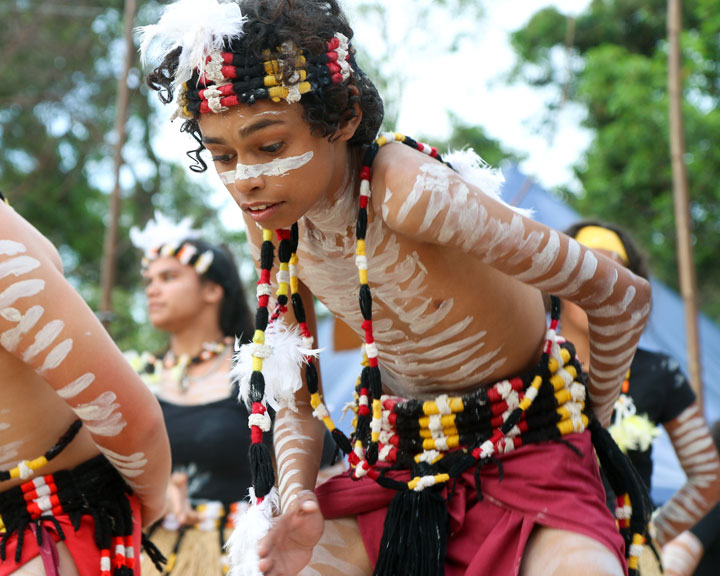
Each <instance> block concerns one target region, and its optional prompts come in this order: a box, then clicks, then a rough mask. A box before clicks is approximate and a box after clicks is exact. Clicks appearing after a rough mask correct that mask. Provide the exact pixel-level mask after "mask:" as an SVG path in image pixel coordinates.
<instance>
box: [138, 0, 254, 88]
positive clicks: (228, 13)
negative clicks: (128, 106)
mask: <svg viewBox="0 0 720 576" xmlns="http://www.w3.org/2000/svg"><path fill="white" fill-rule="evenodd" d="M246 19H247V18H246V17H245V16H243V14H242V13H241V11H240V6H238V5H237V4H235V3H234V2H227V3H226V2H218V0H178V1H177V2H175V3H174V4H170V5H169V6H168V7H167V8H165V11H164V12H163V15H162V17H161V18H160V20H159V22H158V23H157V24H154V25H150V26H143V27H141V28H138V29H137V31H138V33H139V37H140V53H141V55H142V60H143V63H145V61H146V60H147V59H148V56H149V52H150V48H151V45H152V47H153V48H154V49H157V50H159V51H162V53H163V55H164V54H165V53H167V52H169V51H170V50H173V49H175V48H177V47H178V46H180V47H181V48H182V53H181V54H180V60H179V63H178V68H177V71H176V72H175V85H176V86H179V85H181V84H182V83H183V82H186V81H187V80H189V79H190V77H191V76H192V74H193V71H194V70H195V69H197V70H198V71H199V73H200V75H201V76H202V75H203V74H204V71H205V61H206V59H207V57H208V56H209V55H210V54H211V53H212V52H214V51H218V50H220V49H221V48H222V46H223V43H224V42H225V40H230V39H234V38H239V37H240V36H242V33H243V25H244V24H245V21H246Z"/></svg>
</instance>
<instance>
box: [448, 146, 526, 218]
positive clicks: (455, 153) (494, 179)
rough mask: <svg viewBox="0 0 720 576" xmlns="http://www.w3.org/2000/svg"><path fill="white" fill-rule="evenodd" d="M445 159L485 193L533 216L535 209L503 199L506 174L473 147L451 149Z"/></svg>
mask: <svg viewBox="0 0 720 576" xmlns="http://www.w3.org/2000/svg"><path fill="white" fill-rule="evenodd" d="M443 160H445V161H446V162H449V163H450V164H451V165H452V167H453V168H454V169H455V171H456V172H457V173H458V174H460V176H462V178H463V180H465V181H466V182H467V183H468V184H472V185H473V186H476V187H478V188H480V190H482V191H483V192H484V193H485V194H487V195H488V196H490V197H491V198H493V199H495V200H497V201H498V202H500V203H501V204H504V205H505V206H507V207H508V208H510V209H511V210H513V211H515V212H517V213H518V214H521V215H523V216H525V217H526V218H532V215H533V210H532V209H529V210H528V209H524V208H518V207H517V206H511V205H510V204H508V203H507V202H505V201H504V200H503V199H502V196H501V195H500V191H501V190H502V187H503V184H505V176H503V173H502V171H501V170H500V169H499V168H493V167H491V166H490V165H489V164H488V163H487V162H485V160H483V159H482V158H480V156H479V155H478V154H477V153H476V152H475V150H473V149H472V148H465V149H463V150H451V151H450V152H448V153H447V154H444V155H443Z"/></svg>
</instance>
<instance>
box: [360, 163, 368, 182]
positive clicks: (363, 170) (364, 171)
mask: <svg viewBox="0 0 720 576" xmlns="http://www.w3.org/2000/svg"><path fill="white" fill-rule="evenodd" d="M360 178H361V179H363V180H370V166H363V167H362V168H360Z"/></svg>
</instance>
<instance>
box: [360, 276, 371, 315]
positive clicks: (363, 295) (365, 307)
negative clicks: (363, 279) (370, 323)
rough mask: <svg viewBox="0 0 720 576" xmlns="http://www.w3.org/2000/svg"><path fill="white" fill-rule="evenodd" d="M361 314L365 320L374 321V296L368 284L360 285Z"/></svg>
mask: <svg viewBox="0 0 720 576" xmlns="http://www.w3.org/2000/svg"><path fill="white" fill-rule="evenodd" d="M359 299H360V312H362V317H363V319H365V320H372V294H371V293H370V287H369V286H368V285H367V284H361V285H360V295H359Z"/></svg>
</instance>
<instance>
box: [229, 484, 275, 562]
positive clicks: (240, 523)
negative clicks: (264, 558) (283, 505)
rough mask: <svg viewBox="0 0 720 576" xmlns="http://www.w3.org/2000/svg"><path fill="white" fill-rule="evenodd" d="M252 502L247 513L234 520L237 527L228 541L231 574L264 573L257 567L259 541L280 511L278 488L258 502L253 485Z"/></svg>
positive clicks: (251, 490)
mask: <svg viewBox="0 0 720 576" xmlns="http://www.w3.org/2000/svg"><path fill="white" fill-rule="evenodd" d="M250 502H251V505H250V507H249V508H248V510H247V512H245V514H244V515H243V516H242V517H241V518H236V519H235V529H234V530H233V532H232V534H231V535H230V538H229V539H228V541H227V543H226V544H225V550H226V551H227V554H228V559H229V560H230V572H229V576H262V572H260V570H258V561H259V560H260V557H259V556H258V553H257V547H258V543H259V542H260V540H262V538H263V537H264V536H265V534H267V533H268V530H270V526H272V519H273V516H274V515H275V514H277V513H278V512H279V510H280V497H279V495H278V491H277V489H276V488H273V489H272V490H271V491H270V493H269V494H268V495H267V496H265V498H264V499H263V501H262V502H261V503H260V504H257V499H256V498H255V491H254V490H253V489H252V488H250Z"/></svg>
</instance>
